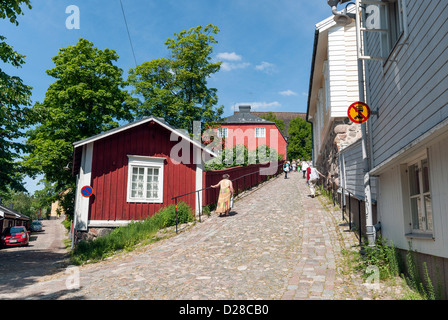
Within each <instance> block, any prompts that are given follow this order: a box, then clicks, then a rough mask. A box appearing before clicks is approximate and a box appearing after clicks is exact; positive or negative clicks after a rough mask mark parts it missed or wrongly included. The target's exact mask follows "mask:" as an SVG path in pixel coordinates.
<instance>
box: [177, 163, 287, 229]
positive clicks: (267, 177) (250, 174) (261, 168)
mask: <svg viewBox="0 0 448 320" xmlns="http://www.w3.org/2000/svg"><path fill="white" fill-rule="evenodd" d="M281 165H282V164H280V165H279V166H278V167H277V170H276V173H275V174H272V175H264V174H262V173H263V169H266V168H263V167H258V168H257V170H256V171H254V172H251V173H248V174H245V175H242V176H240V177H238V178H235V179H231V180H230V181H232V182H235V184H236V187H234V188H233V189H234V190H235V191H236V195H238V194H239V188H238V181H239V180H240V179H243V178H245V177H247V176H252V175H254V174H260V175H262V176H265V177H266V178H265V179H262V180H261V181H259V182H256V183H255V184H253V183H252V179H251V184H250V189H251V188H253V187H254V186H256V185H258V184H260V183H262V182H264V181H266V180H268V179H270V177H272V176H274V175H278V173H279V167H280V166H281ZM209 189H212V187H206V188H202V189H198V190H195V191H192V192H188V193H185V194H181V195H178V196H175V197H172V198H171V200H174V208H175V213H176V233H178V215H177V200H178V199H179V198H182V197H186V196H189V195H191V194H194V193H196V194H197V199H198V208H197V209H198V214H199V222H202V221H201V216H202V207H203V206H202V201H201V197H200V194H199V192H203V191H205V190H209ZM215 189H216V191H218V188H215ZM243 191H244V189H243ZM216 198H217V197H216V192H215V200H216Z"/></svg>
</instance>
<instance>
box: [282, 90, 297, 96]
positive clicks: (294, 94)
mask: <svg viewBox="0 0 448 320" xmlns="http://www.w3.org/2000/svg"><path fill="white" fill-rule="evenodd" d="M279 94H281V95H282V96H296V95H297V92H294V91H292V90H285V91H280V92H279Z"/></svg>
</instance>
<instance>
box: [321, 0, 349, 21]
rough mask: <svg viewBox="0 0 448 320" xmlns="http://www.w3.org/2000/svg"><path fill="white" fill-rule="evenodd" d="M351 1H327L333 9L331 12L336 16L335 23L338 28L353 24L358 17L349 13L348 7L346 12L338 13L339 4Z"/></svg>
mask: <svg viewBox="0 0 448 320" xmlns="http://www.w3.org/2000/svg"><path fill="white" fill-rule="evenodd" d="M348 1H350V0H327V3H328V5H329V6H330V7H331V12H332V13H333V15H334V18H333V19H334V21H335V22H336V24H337V25H338V26H347V25H349V24H350V23H352V22H353V19H355V17H356V15H355V14H354V13H348V12H347V7H345V9H344V10H342V11H338V7H337V6H338V4H339V3H340V4H343V3H345V2H348Z"/></svg>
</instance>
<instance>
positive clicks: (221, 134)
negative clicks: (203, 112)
mask: <svg viewBox="0 0 448 320" xmlns="http://www.w3.org/2000/svg"><path fill="white" fill-rule="evenodd" d="M227 136H228V130H227V128H219V129H218V138H227Z"/></svg>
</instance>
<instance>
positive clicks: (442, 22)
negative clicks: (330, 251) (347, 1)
mask: <svg viewBox="0 0 448 320" xmlns="http://www.w3.org/2000/svg"><path fill="white" fill-rule="evenodd" d="M364 13H365V14H366V16H365V17H366V20H365V22H366V24H365V25H364V26H366V27H367V28H370V29H376V31H374V32H369V31H367V32H363V38H364V41H365V42H364V52H363V54H364V56H365V57H370V58H375V60H366V61H365V80H366V102H367V103H368V105H369V106H370V108H371V109H372V110H375V111H378V115H373V116H372V117H371V119H370V120H369V121H368V132H369V137H368V141H369V145H370V147H371V148H370V155H371V158H370V167H371V170H370V174H371V176H376V177H377V178H378V185H377V217H378V220H379V221H381V234H382V236H383V237H384V238H385V239H387V240H388V241H390V242H393V244H394V245H395V246H396V247H398V248H400V249H402V250H408V249H409V248H412V250H413V251H414V252H416V254H417V257H418V260H419V262H420V264H421V263H422V262H426V263H427V265H428V268H429V272H430V275H431V278H432V280H433V282H434V285H435V286H436V285H439V284H441V285H443V286H444V290H445V291H444V293H443V294H444V297H445V298H446V297H447V296H448V289H447V288H448V54H447V52H448V1H437V0H425V1H412V0H389V1H387V2H386V1H383V2H382V3H381V5H370V4H369V5H367V7H366V11H365V12H364ZM367 23H370V25H367ZM380 30H383V32H382V31H380ZM349 151H350V150H349V149H348V150H345V151H343V152H342V156H343V157H348V152H349ZM361 182H362V181H361ZM436 282H437V283H436Z"/></svg>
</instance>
